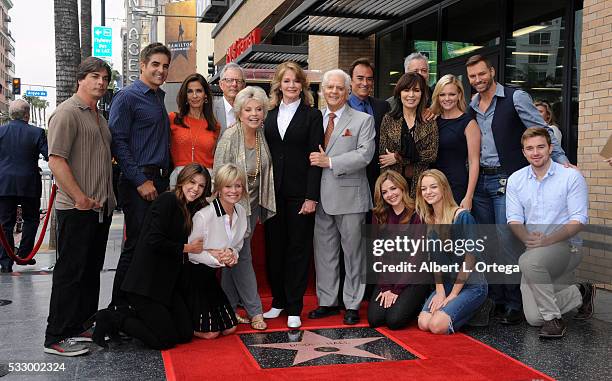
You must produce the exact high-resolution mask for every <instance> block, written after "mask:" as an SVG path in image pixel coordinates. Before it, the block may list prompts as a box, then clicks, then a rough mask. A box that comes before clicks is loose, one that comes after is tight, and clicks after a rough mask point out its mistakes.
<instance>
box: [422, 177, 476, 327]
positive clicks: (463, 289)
mask: <svg viewBox="0 0 612 381" xmlns="http://www.w3.org/2000/svg"><path fill="white" fill-rule="evenodd" d="M416 208H417V212H418V213H419V215H420V217H421V220H422V221H423V222H424V223H426V224H435V225H436V227H434V228H433V230H434V231H436V230H440V231H441V232H438V233H440V238H444V237H442V236H443V235H444V232H443V231H444V230H450V234H451V238H458V237H456V236H455V237H453V234H452V233H453V232H456V231H457V230H460V231H465V230H466V229H465V226H462V227H460V226H459V225H471V224H475V223H476V221H475V220H474V217H472V215H471V214H470V212H469V211H468V210H466V209H462V208H460V207H459V206H457V203H456V202H455V201H454V199H453V194H452V192H451V188H450V185H449V183H448V180H447V179H446V176H445V175H444V174H443V173H442V172H440V171H438V170H436V169H432V170H428V171H425V172H423V174H422V175H421V176H420V178H419V181H418V187H417V194H416ZM444 224H446V225H450V224H452V226H450V229H445V228H447V227H449V226H440V225H444ZM455 254H456V253H433V254H432V256H431V259H432V261H431V262H430V263H433V262H434V261H435V262H436V263H438V264H440V265H454V264H458V266H459V269H460V271H459V272H456V273H451V272H447V273H444V274H443V273H440V272H436V273H434V276H435V279H436V289H435V291H434V292H433V293H432V294H431V295H430V296H429V298H428V299H427V300H426V301H425V304H424V305H423V310H422V311H421V313H420V315H419V328H420V329H421V330H423V331H429V332H431V333H435V334H450V333H454V332H455V331H457V330H458V329H459V328H460V327H461V326H463V325H464V324H465V323H467V322H468V321H469V320H470V318H471V317H472V316H473V315H474V314H475V313H476V311H477V310H478V308H479V307H480V305H481V304H482V303H483V302H484V301H485V299H486V298H487V281H486V279H485V277H484V274H483V273H479V272H475V271H474V272H471V273H470V272H467V271H465V270H466V269H467V270H471V269H473V268H474V263H475V261H476V256H475V255H474V254H472V253H466V254H465V255H455Z"/></svg>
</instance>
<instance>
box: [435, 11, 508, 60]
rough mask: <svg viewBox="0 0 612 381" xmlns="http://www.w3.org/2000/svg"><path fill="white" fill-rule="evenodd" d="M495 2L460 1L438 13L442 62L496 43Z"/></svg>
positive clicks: (497, 28) (497, 25)
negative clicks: (440, 19) (440, 18)
mask: <svg viewBox="0 0 612 381" xmlns="http://www.w3.org/2000/svg"><path fill="white" fill-rule="evenodd" d="M499 3H500V2H499V1H498V0H463V1H460V2H457V3H455V4H453V5H450V6H448V7H446V8H444V9H443V10H442V60H447V59H450V58H455V57H459V56H463V55H466V54H470V53H471V52H473V51H474V50H478V49H480V48H483V47H485V46H496V45H499V43H500V35H501V33H500V23H501V17H500V7H499Z"/></svg>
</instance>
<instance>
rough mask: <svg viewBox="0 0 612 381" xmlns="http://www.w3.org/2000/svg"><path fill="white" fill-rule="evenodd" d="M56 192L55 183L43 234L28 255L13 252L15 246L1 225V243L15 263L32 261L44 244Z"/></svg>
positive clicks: (21, 263)
mask: <svg viewBox="0 0 612 381" xmlns="http://www.w3.org/2000/svg"><path fill="white" fill-rule="evenodd" d="M56 192H57V185H55V184H53V187H52V188H51V195H50V196H49V207H48V208H47V214H46V215H45V222H43V227H42V234H41V235H40V237H38V241H36V245H35V246H34V248H33V249H32V252H31V253H30V254H28V256H27V257H25V258H21V257H18V256H17V255H15V253H14V252H13V248H12V247H10V246H9V243H8V240H7V239H6V236H5V235H4V229H2V228H1V226H0V243H2V247H4V250H5V251H6V253H7V254H8V256H9V257H11V259H12V260H13V261H15V263H17V264H18V265H26V264H27V263H28V262H29V261H30V259H32V258H34V256H35V255H36V253H37V252H38V249H40V245H42V243H43V240H44V238H45V232H46V231H47V224H48V223H49V216H51V208H52V207H53V201H54V200H55V193H56Z"/></svg>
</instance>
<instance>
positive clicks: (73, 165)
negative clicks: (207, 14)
mask: <svg viewBox="0 0 612 381" xmlns="http://www.w3.org/2000/svg"><path fill="white" fill-rule="evenodd" d="M170 60H171V54H170V51H169V50H168V49H167V48H166V47H165V46H164V45H162V44H159V43H153V44H150V45H149V46H147V47H145V48H144V50H143V51H142V52H141V57H140V72H141V73H140V78H139V79H138V80H136V81H135V82H134V83H133V84H132V85H130V86H128V87H126V88H124V89H122V90H121V91H119V92H118V93H117V94H116V95H115V97H114V99H113V102H112V105H111V109H110V117H109V122H108V123H107V122H106V120H105V119H104V117H103V116H102V115H101V114H100V113H99V111H98V109H97V107H96V104H97V101H98V100H99V99H100V98H101V97H102V96H103V95H104V92H105V91H106V88H107V86H108V81H109V79H110V68H109V67H108V65H107V64H106V63H105V62H104V61H102V60H100V59H97V58H87V59H85V60H84V61H83V62H82V63H81V65H80V66H79V70H78V73H77V83H78V86H77V91H76V93H75V94H74V95H73V96H72V97H71V98H70V99H68V100H67V101H65V102H63V103H62V104H61V105H60V106H58V108H57V109H56V111H55V112H54V113H53V115H52V116H51V118H50V121H49V134H48V140H49V148H48V151H49V152H48V153H49V166H50V168H51V170H52V172H53V174H54V176H55V179H56V182H57V184H58V186H59V191H58V196H57V201H56V208H57V214H58V229H57V231H58V255H59V257H58V261H57V263H56V266H55V269H54V272H53V287H52V293H51V301H50V309H49V318H48V325H47V330H46V338H45V344H44V350H45V352H47V353H52V354H56V355H63V356H75V355H80V354H83V353H86V352H87V351H88V348H87V347H86V346H84V345H82V344H81V343H79V342H80V341H92V340H93V341H95V342H97V343H99V344H100V345H105V337H106V336H111V337H113V336H116V335H117V334H118V332H123V333H125V334H127V335H130V336H132V337H136V338H139V339H141V340H142V341H143V342H144V343H145V344H146V345H148V346H150V347H152V348H169V347H172V346H173V345H175V344H177V343H182V342H186V341H189V340H191V338H192V337H194V336H195V337H199V338H206V339H211V338H215V337H217V336H219V335H226V334H230V333H232V332H234V331H235V328H236V325H237V324H239V323H246V324H251V326H252V328H253V329H256V330H264V329H266V328H267V324H266V322H265V319H273V318H277V317H279V316H280V315H281V314H282V313H285V314H286V315H287V326H288V327H289V328H292V329H295V328H299V327H300V326H301V324H302V322H301V315H302V309H303V297H304V294H305V291H306V287H307V284H308V275H309V266H310V260H311V258H312V256H313V249H314V264H315V271H316V293H317V298H318V307H317V308H316V309H314V310H312V311H310V312H309V313H308V315H307V316H308V318H310V319H318V318H323V317H327V316H330V315H334V314H338V313H339V312H340V307H341V305H343V306H344V308H345V310H346V312H345V313H344V317H343V321H344V323H345V324H349V325H350V324H357V323H358V322H359V321H360V316H359V309H360V305H361V302H362V300H363V299H364V295H365V293H366V292H365V291H366V285H365V284H364V282H363V279H362V275H363V273H364V271H365V269H364V264H365V243H364V241H365V240H364V238H363V237H362V233H361V228H362V226H363V225H364V224H366V223H370V222H371V223H373V224H378V225H390V224H415V225H417V224H430V225H431V224H458V225H465V224H475V223H480V224H493V223H495V224H501V225H506V224H507V223H509V224H518V225H520V226H517V227H514V228H513V229H512V230H513V231H515V234H516V235H517V237H519V239H520V240H521V241H522V242H523V243H524V244H525V246H526V248H527V250H526V252H525V253H524V254H523V255H520V254H516V253H514V252H512V250H511V249H507V250H506V249H504V250H502V251H505V253H504V255H507V256H508V257H512V260H514V262H515V263H517V262H518V263H519V264H520V266H521V270H522V271H523V281H521V284H520V285H518V284H503V285H497V284H490V285H487V280H486V278H485V277H484V275H483V274H478V273H471V274H470V273H468V272H462V273H459V274H458V275H457V276H456V278H455V279H448V277H441V276H437V275H436V276H435V277H434V279H433V280H432V282H431V284H410V282H402V284H386V283H384V282H383V280H382V279H381V281H379V284H378V285H377V287H376V289H375V290H374V292H373V294H372V297H371V300H370V303H369V307H368V321H369V323H370V325H372V326H378V325H383V324H384V325H388V326H389V327H390V328H392V329H398V328H401V327H404V326H405V325H406V324H408V323H409V322H410V321H411V320H413V319H415V318H418V326H419V328H420V329H423V330H426V331H430V332H432V333H440V334H447V333H452V332H455V331H456V330H458V329H459V328H460V327H461V326H463V325H464V324H466V323H467V322H468V321H469V320H470V319H472V318H473V317H474V315H475V314H477V313H478V314H481V313H484V314H486V315H487V316H488V314H489V309H491V308H493V307H494V308H495V310H496V312H497V313H498V315H499V316H500V318H501V321H502V322H504V323H507V324H514V323H518V322H520V321H521V319H522V316H523V310H524V315H525V316H526V317H527V321H528V322H529V323H530V324H533V325H541V326H542V329H541V333H540V334H541V335H542V336H546V337H559V336H562V335H563V333H564V332H565V325H564V323H563V320H562V319H561V314H562V313H565V312H567V311H569V310H570V309H572V308H576V307H579V309H580V312H579V314H578V315H576V317H578V318H589V317H590V316H591V315H592V313H593V296H594V293H595V288H594V287H593V286H592V285H590V284H586V283H585V284H578V285H572V286H568V283H567V282H566V283H559V282H557V281H558V280H559V278H560V276H561V275H564V276H565V275H567V274H568V272H569V271H571V270H572V269H573V268H574V267H575V266H577V264H578V262H579V255H580V254H579V251H580V247H579V243H578V242H574V241H575V240H574V241H572V240H570V241H569V242H570V243H568V238H570V237H572V236H573V235H574V234H575V233H576V232H577V231H579V229H580V225H582V224H585V223H586V219H587V191H586V182H585V181H584V178H583V177H582V176H581V175H580V172H579V171H578V170H577V169H575V168H572V167H571V165H570V164H569V162H568V160H567V158H566V157H565V155H564V153H563V150H562V149H561V148H560V146H559V142H558V139H557V138H556V137H555V135H554V134H552V133H551V129H550V128H549V127H548V124H547V123H546V122H544V120H543V119H542V117H541V116H540V114H539V112H538V110H537V109H536V107H535V106H534V105H533V103H532V102H531V98H530V97H529V96H528V94H526V93H525V92H523V91H521V90H516V89H512V88H508V87H504V86H502V85H501V84H499V83H498V82H496V81H495V70H494V68H493V67H492V66H491V64H490V63H489V61H488V60H487V59H486V58H484V57H482V56H473V57H471V58H469V59H468V60H467V63H466V70H467V76H468V78H469V80H470V83H471V85H472V86H473V87H474V89H475V90H476V91H477V94H476V95H475V96H474V97H473V98H472V100H471V102H470V103H469V104H467V103H466V97H465V92H464V89H463V87H462V85H461V82H460V81H459V80H458V79H457V78H456V77H454V76H452V75H445V76H443V77H442V78H441V79H440V80H439V81H438V82H437V84H436V85H435V87H434V89H433V94H431V93H432V92H431V91H430V88H429V86H428V82H427V81H428V78H429V68H428V61H427V58H426V57H425V56H423V55H421V54H419V53H414V54H411V55H410V56H408V57H407V58H406V61H405V69H406V73H405V74H404V75H402V77H401V78H400V79H399V81H398V82H397V85H396V87H395V90H394V94H393V97H392V99H390V100H389V101H384V100H378V99H376V98H374V97H372V96H371V93H372V89H373V84H374V67H373V65H372V64H371V63H370V62H369V61H368V60H367V59H358V60H356V61H355V62H354V63H353V64H352V65H351V68H350V70H349V73H346V72H344V71H343V70H340V69H334V70H330V71H327V72H326V73H324V75H323V79H322V83H321V93H322V95H323V98H324V100H325V104H326V107H325V108H324V109H323V110H321V111H320V110H318V109H317V108H315V106H316V105H315V104H314V98H313V95H312V93H311V91H310V89H309V88H310V84H309V81H308V78H307V76H306V74H305V72H304V71H303V69H302V68H301V67H300V66H299V65H297V64H295V63H293V62H285V63H282V64H280V65H278V67H277V69H276V72H275V74H274V77H273V79H272V81H271V90H270V94H269V96H268V95H267V94H266V93H265V92H264V91H263V90H262V89H261V88H259V87H254V86H245V85H246V83H245V77H244V73H243V71H242V68H241V67H240V66H238V65H236V64H233V63H230V64H227V65H226V66H225V67H224V68H223V70H222V71H221V73H220V87H221V89H222V91H223V97H222V98H221V99H220V100H219V101H214V100H213V96H212V92H211V89H210V86H209V85H208V83H207V82H206V80H205V79H204V78H203V77H202V76H201V75H199V74H193V75H190V76H188V77H187V78H186V79H185V80H184V82H183V83H182V85H181V87H180V90H179V93H178V96H177V106H178V111H177V112H175V113H170V114H168V113H167V112H166V109H165V106H164V96H165V93H164V91H163V90H162V89H161V88H160V86H161V85H162V84H163V83H164V81H165V80H166V76H167V74H168V67H169V65H170ZM113 158H115V159H116V161H117V162H118V163H119V165H120V167H121V177H120V179H119V185H118V192H119V197H120V199H121V200H122V208H123V212H124V214H125V235H126V237H125V242H124V245H123V248H122V252H121V256H120V259H119V263H118V265H117V271H116V273H115V279H114V282H113V292H112V301H111V303H110V305H109V306H108V308H105V309H103V310H100V311H98V298H99V288H100V277H99V271H100V270H101V267H102V264H103V262H104V252H105V249H106V241H107V238H108V231H109V227H110V222H111V216H112V211H113V210H114V208H115V203H116V201H115V195H114V193H113V187H112V168H111V162H112V159H113ZM551 159H552V160H554V161H555V162H554V163H553V162H552V160H551ZM550 194H554V195H555V196H554V197H549V195H550ZM373 201H374V202H373ZM258 222H259V223H262V224H263V225H264V228H265V238H266V239H265V241H266V242H265V243H266V267H267V275H268V278H269V279H268V281H269V284H270V286H271V291H272V296H273V301H272V306H271V308H270V309H269V310H268V311H265V312H264V311H263V308H262V303H261V298H260V297H259V294H258V292H257V279H256V274H255V272H254V269H253V265H252V256H251V242H250V239H251V237H252V234H253V231H254V229H255V226H256V224H257V223H258ZM523 224H556V225H559V226H571V228H568V229H561V230H556V231H547V232H540V231H533V230H531V229H530V228H529V225H527V227H526V228H525V227H524V226H523ZM551 226H552V225H551ZM499 239H500V240H502V241H503V240H504V237H503V234H502V233H500V238H499ZM502 247H504V245H502ZM557 249H558V250H557ZM540 252H542V253H543V254H542V255H539V253H540ZM561 252H562V253H561ZM519 255H520V259H519ZM557 255H558V256H563V258H565V260H564V261H561V260H559V259H558V258H557ZM541 258H546V260H540V259H541ZM447 260H451V261H455V262H456V261H459V262H465V263H466V264H467V266H468V268H469V266H473V263H474V261H475V260H476V258H475V255H474V254H472V253H470V254H468V255H465V256H464V257H457V256H453V258H447ZM341 264H343V269H340V266H341ZM219 268H221V269H222V274H221V281H220V282H219V281H217V278H216V275H215V274H216V272H217V269H219ZM341 273H342V274H343V275H344V280H343V284H342V289H341V292H340V281H341V279H342V277H341ZM557 285H565V286H564V287H557ZM521 291H522V296H521ZM487 297H489V298H491V299H492V301H493V303H489V304H487V303H486V302H485V301H486V300H487ZM239 305H240V306H242V307H244V309H245V310H246V313H247V316H241V315H240V314H239V313H238V312H237V308H238V306H239ZM94 320H95V322H96V324H95V329H94V328H93V327H92V323H93V321H94Z"/></svg>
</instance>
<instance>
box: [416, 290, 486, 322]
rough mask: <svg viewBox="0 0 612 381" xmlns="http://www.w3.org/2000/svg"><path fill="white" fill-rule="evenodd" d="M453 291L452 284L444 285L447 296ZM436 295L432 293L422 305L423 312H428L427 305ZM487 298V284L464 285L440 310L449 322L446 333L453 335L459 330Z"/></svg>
mask: <svg viewBox="0 0 612 381" xmlns="http://www.w3.org/2000/svg"><path fill="white" fill-rule="evenodd" d="M452 289H453V284H452V283H445V284H444V290H445V291H446V295H448V294H449V293H450V292H451V290H452ZM435 295H436V292H435V291H434V292H432V293H431V295H429V298H427V300H426V301H425V304H424V305H423V310H422V311H423V312H429V307H428V306H429V303H430V302H431V299H433V297H434V296H435ZM486 298H487V284H486V283H485V284H466V285H464V286H463V288H462V289H461V292H459V295H457V297H456V298H455V299H453V300H451V301H450V303H448V304H447V305H446V306H444V307H442V308H440V310H442V311H444V313H445V314H447V315H448V316H449V317H450V319H451V322H450V324H449V326H448V333H454V332H455V331H456V330H458V329H459V328H461V327H462V326H463V325H464V324H465V323H467V322H468V321H469V320H470V319H471V318H472V316H473V315H474V314H475V313H476V311H477V310H478V308H479V307H480V305H481V304H482V303H484V301H485V299H486Z"/></svg>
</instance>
